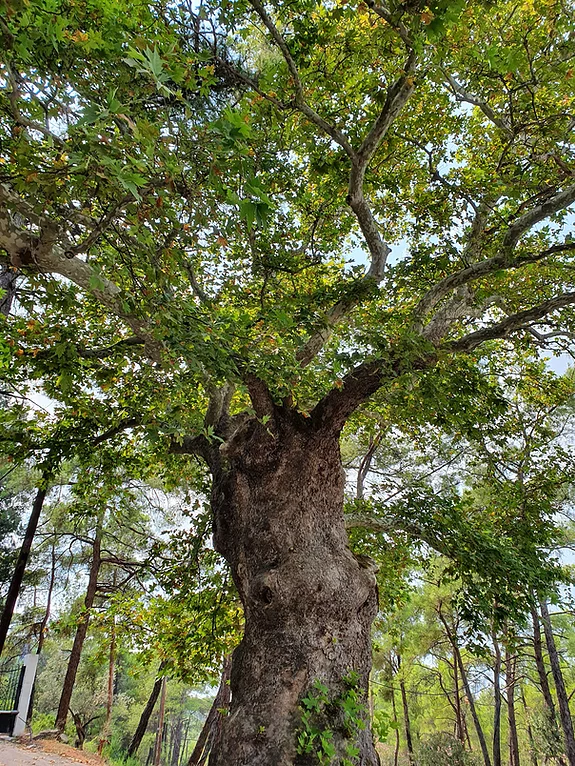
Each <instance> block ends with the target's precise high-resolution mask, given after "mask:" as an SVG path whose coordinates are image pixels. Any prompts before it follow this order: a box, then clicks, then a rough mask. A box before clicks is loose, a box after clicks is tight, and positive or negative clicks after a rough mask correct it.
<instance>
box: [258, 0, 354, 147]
mask: <svg viewBox="0 0 575 766" xmlns="http://www.w3.org/2000/svg"><path fill="white" fill-rule="evenodd" d="M250 4H251V6H252V8H253V9H254V10H255V11H256V13H257V14H258V16H259V17H260V19H261V20H262V22H263V24H264V26H265V27H266V29H267V30H268V32H269V33H270V34H271V36H272V38H273V40H274V42H275V44H276V45H277V46H278V48H279V49H280V51H281V53H282V56H283V57H284V61H285V62H286V64H287V68H288V70H289V73H290V75H291V78H292V80H293V85H294V91H295V105H296V107H297V109H298V110H299V111H300V112H302V114H305V116H306V117H307V118H308V119H309V120H310V121H311V122H313V123H314V124H315V125H317V126H318V127H319V128H321V130H323V132H324V133H326V134H327V135H328V136H330V138H332V139H333V140H334V141H335V142H336V144H339V145H340V146H341V147H342V149H343V150H344V151H345V153H346V154H347V155H348V157H350V158H351V159H355V157H356V153H355V150H354V149H353V147H352V146H351V144H350V143H349V141H348V140H347V137H346V136H345V134H344V133H343V132H342V131H341V130H339V128H336V127H335V126H334V125H331V124H330V123H329V122H327V121H326V120H324V119H323V117H320V115H319V114H318V113H317V112H316V111H314V110H313V109H312V108H311V107H310V106H309V104H307V103H306V100H305V94H304V89H303V85H302V82H301V78H300V76H299V72H298V69H297V66H296V64H295V61H294V60H293V56H292V55H291V53H290V49H289V48H288V46H287V43H286V41H285V40H284V38H283V37H282V35H281V34H280V32H279V30H278V28H277V27H276V25H275V24H274V22H273V21H272V19H271V17H270V16H269V15H268V13H267V11H266V9H265V8H264V6H263V5H262V3H260V0H250Z"/></svg>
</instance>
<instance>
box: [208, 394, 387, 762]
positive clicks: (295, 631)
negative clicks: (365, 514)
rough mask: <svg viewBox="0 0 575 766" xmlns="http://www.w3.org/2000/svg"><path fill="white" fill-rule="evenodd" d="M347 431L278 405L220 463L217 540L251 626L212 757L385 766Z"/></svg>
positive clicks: (370, 594)
mask: <svg viewBox="0 0 575 766" xmlns="http://www.w3.org/2000/svg"><path fill="white" fill-rule="evenodd" d="M336 430H337V429H332V430H331V431H330V430H329V429H325V428H323V427H321V425H318V424H317V423H316V421H314V419H313V418H305V417H303V416H302V415H301V414H299V413H297V412H295V411H294V410H293V409H289V408H279V407H274V412H273V416H272V417H271V418H270V419H269V420H267V419H266V418H260V420H258V419H256V418H254V419H251V420H250V421H248V422H247V423H246V424H245V425H244V426H243V427H242V428H241V429H240V430H239V431H238V432H236V434H235V435H234V436H233V437H232V438H231V439H230V440H229V441H228V442H227V443H226V444H225V445H224V446H223V448H222V449H221V450H220V451H219V455H218V459H217V460H215V461H212V471H213V473H214V484H213V499H212V500H213V510H214V540H215V545H216V548H217V550H218V551H219V552H220V553H222V555H223V556H224V557H225V558H226V560H227V561H228V562H229V564H230V566H231V570H232V573H233V577H234V580H235V583H236V586H237V588H238V591H239V594H240V597H241V599H242V602H243V605H244V610H245V634H244V637H243V639H242V641H241V643H240V645H239V647H238V648H237V649H236V651H235V653H234V655H233V662H232V675H231V688H232V702H231V709H230V714H229V716H228V717H227V718H226V719H225V721H224V727H223V731H222V736H221V738H220V741H219V743H218V746H217V748H216V749H215V750H214V751H213V752H212V754H211V756H210V761H209V763H210V766H248V765H249V766H294V764H295V766H306V765H307V764H310V765H311V764H317V763H338V764H344V763H350V764H351V763H353V764H361V766H376V764H378V763H379V759H378V756H377V754H376V752H375V748H374V746H373V741H372V737H371V733H370V730H369V726H368V722H367V712H366V710H367V706H366V702H367V688H368V677H369V671H370V667H371V641H370V628H371V624H372V621H373V619H374V617H375V614H376V611H377V595H376V583H375V576H374V574H373V572H371V571H369V570H367V569H365V568H362V567H361V566H360V565H359V563H358V561H357V560H356V558H355V557H354V555H353V553H352V552H351V551H350V549H349V547H348V540H347V534H346V531H345V527H344V516H343V493H344V473H343V469H342V465H341V458H340V452H339V438H338V437H339V432H336ZM304 711H306V713H305V714H304V715H302V713H304ZM322 756H323V757H324V759H325V760H321V757H322ZM328 756H329V757H328Z"/></svg>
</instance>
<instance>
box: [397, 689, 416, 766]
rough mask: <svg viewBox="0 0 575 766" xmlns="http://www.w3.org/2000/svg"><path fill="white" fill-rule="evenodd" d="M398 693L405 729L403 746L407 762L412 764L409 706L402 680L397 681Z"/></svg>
mask: <svg viewBox="0 0 575 766" xmlns="http://www.w3.org/2000/svg"><path fill="white" fill-rule="evenodd" d="M399 691H400V692H401V706H402V708H403V726H404V729H405V744H406V745H407V753H408V756H409V762H410V763H413V741H412V739H411V722H410V720H409V706H408V704H407V692H406V690H405V683H404V682H403V679H400V681H399Z"/></svg>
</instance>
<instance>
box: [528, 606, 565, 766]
mask: <svg viewBox="0 0 575 766" xmlns="http://www.w3.org/2000/svg"><path fill="white" fill-rule="evenodd" d="M534 601H535V599H534ZM531 619H532V622H533V653H534V656H535V666H536V668H537V675H538V676H539V686H540V688H541V694H542V695H543V702H544V704H545V716H546V719H547V725H548V731H547V733H546V736H547V739H548V742H549V743H550V744H551V743H553V744H554V749H556V748H557V744H556V743H560V742H561V740H562V737H561V735H560V733H559V724H558V721H557V712H556V710H555V702H554V701H553V695H552V694H551V689H550V687H549V679H548V677H547V667H546V665H545V658H544V656H543V639H542V636H541V623H540V620H539V614H538V612H537V610H536V609H535V608H534V607H532V608H531ZM559 746H560V745H559ZM558 760H559V763H560V764H561V766H563V765H564V764H565V759H564V757H563V756H562V755H559V756H558Z"/></svg>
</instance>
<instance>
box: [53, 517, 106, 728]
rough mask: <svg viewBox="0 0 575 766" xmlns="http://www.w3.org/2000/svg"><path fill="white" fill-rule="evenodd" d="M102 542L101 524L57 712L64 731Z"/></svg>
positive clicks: (95, 588)
mask: <svg viewBox="0 0 575 766" xmlns="http://www.w3.org/2000/svg"><path fill="white" fill-rule="evenodd" d="M101 543H102V530H101V526H100V525H99V526H98V528H97V529H96V536H95V538H94V545H93V552H92V563H91V565H90V575H89V578H88V587H87V589H86V597H85V599H84V609H83V611H82V613H81V614H80V616H79V618H78V627H77V629H76V635H75V636H74V643H73V645H72V651H71V652H70V659H69V660H68V667H67V669H66V676H65V678H64V686H63V688H62V694H61V696H60V703H59V705H58V712H57V713H56V723H55V726H56V729H58V731H60V732H62V731H64V728H65V727H66V719H67V718H68V711H69V710H70V702H71V700H72V692H73V691H74V683H75V681H76V673H77V672H78V666H79V665H80V658H81V656H82V648H83V646H84V640H85V638H86V634H87V632H88V622H89V620H90V610H91V609H92V606H93V604H94V598H95V596H96V590H97V586H98V572H99V571H100V562H101V553H100V546H101Z"/></svg>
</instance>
